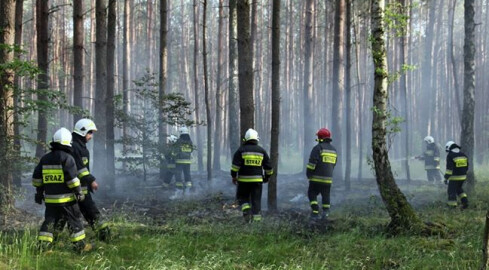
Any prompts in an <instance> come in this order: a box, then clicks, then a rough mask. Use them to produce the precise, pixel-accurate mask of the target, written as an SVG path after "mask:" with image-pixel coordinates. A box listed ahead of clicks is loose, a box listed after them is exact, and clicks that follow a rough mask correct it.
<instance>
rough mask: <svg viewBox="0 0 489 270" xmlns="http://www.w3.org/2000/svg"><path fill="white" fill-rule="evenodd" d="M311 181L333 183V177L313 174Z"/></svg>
mask: <svg viewBox="0 0 489 270" xmlns="http://www.w3.org/2000/svg"><path fill="white" fill-rule="evenodd" d="M309 181H311V182H317V183H324V184H331V183H333V178H332V177H321V176H312V177H311V178H309Z"/></svg>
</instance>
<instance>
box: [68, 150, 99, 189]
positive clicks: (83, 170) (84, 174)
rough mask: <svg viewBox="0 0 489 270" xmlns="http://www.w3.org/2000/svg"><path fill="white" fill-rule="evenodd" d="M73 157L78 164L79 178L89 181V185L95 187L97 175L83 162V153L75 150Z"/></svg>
mask: <svg viewBox="0 0 489 270" xmlns="http://www.w3.org/2000/svg"><path fill="white" fill-rule="evenodd" d="M73 157H74V160H75V164H76V169H77V177H78V179H80V180H83V181H85V182H87V183H88V187H91V188H92V189H93V184H92V183H93V182H95V177H94V176H93V175H92V174H91V173H90V171H89V170H88V167H87V166H86V165H85V164H83V158H82V156H81V154H80V153H79V152H78V151H76V150H75V151H74V153H73ZM95 190H96V189H95Z"/></svg>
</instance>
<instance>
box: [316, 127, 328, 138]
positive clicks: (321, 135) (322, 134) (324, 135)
mask: <svg viewBox="0 0 489 270" xmlns="http://www.w3.org/2000/svg"><path fill="white" fill-rule="evenodd" d="M316 135H317V136H318V138H319V139H331V132H330V131H329V129H327V128H321V129H319V130H318V132H317V133H316Z"/></svg>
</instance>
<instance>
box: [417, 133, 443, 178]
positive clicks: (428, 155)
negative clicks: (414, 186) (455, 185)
mask: <svg viewBox="0 0 489 270" xmlns="http://www.w3.org/2000/svg"><path fill="white" fill-rule="evenodd" d="M424 141H425V142H426V150H425V151H424V153H423V155H421V156H418V157H417V158H418V159H420V160H424V169H425V170H426V175H427V177H428V181H429V182H432V183H433V182H434V183H437V182H438V183H441V181H442V179H441V173H440V149H439V148H438V145H436V143H435V139H434V138H433V137H431V136H426V137H425V138H424Z"/></svg>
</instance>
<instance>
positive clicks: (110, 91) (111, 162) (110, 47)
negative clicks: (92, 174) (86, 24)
mask: <svg viewBox="0 0 489 270" xmlns="http://www.w3.org/2000/svg"><path fill="white" fill-rule="evenodd" d="M116 5H117V1H116V0H109V6H108V21H107V97H106V100H105V104H106V111H105V115H106V124H107V134H106V139H107V141H106V145H107V167H106V173H107V178H106V179H105V180H106V183H107V184H108V186H109V187H110V189H111V190H113V189H114V188H115V149H114V139H115V134H114V114H115V113H114V88H115V87H114V83H115V31H116V19H117V18H116V16H117V15H116Z"/></svg>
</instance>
